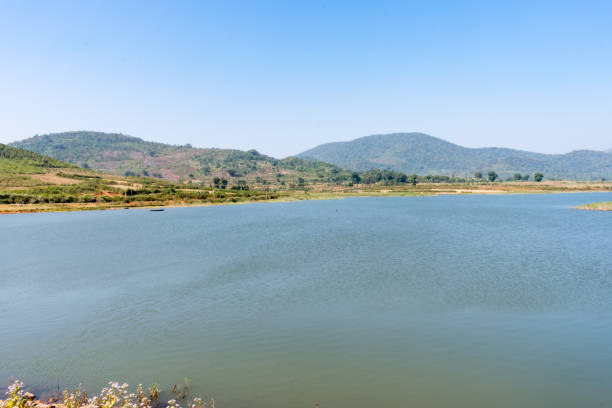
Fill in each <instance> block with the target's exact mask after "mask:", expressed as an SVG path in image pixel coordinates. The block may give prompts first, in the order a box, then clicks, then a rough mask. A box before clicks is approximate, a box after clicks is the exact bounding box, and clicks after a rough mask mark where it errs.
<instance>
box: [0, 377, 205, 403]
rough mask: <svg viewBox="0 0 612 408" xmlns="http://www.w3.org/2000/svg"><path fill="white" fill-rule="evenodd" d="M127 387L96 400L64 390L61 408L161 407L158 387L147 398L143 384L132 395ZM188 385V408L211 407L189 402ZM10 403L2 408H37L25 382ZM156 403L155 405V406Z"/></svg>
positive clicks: (11, 390)
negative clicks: (33, 407) (24, 386)
mask: <svg viewBox="0 0 612 408" xmlns="http://www.w3.org/2000/svg"><path fill="white" fill-rule="evenodd" d="M175 387H176V386H175ZM128 388H129V385H128V384H127V383H123V384H119V383H118V382H115V381H111V382H109V383H108V386H107V387H104V388H103V389H102V391H100V394H98V395H96V396H94V397H93V398H87V393H86V392H85V390H84V389H83V388H82V387H81V386H80V385H79V386H78V387H77V388H76V389H74V390H73V391H70V390H69V389H66V390H64V395H63V397H64V398H63V401H62V403H61V404H57V405H59V406H61V407H62V408H85V407H87V408H156V407H159V403H158V402H157V401H158V399H159V395H160V392H161V391H160V389H159V386H158V385H157V384H153V385H151V387H149V389H148V395H146V394H145V392H144V389H143V387H142V384H138V387H137V389H136V393H130V392H129V390H128ZM187 390H188V381H187V380H186V381H185V388H184V389H183V390H182V391H181V392H178V393H177V394H179V395H180V396H181V397H182V398H183V399H186V406H185V407H184V408H206V407H207V403H206V402H205V401H204V400H202V398H194V399H193V400H191V401H190V400H189V399H187V398H186V397H187V392H188V391H187ZM6 395H7V399H6V400H5V401H0V408H30V407H32V406H33V404H32V401H33V399H34V395H32V394H29V393H26V392H24V391H23V383H22V382H21V381H13V383H12V384H11V385H9V387H8V391H7V392H6ZM152 401H153V402H152ZM166 407H167V408H183V407H182V406H181V405H180V404H179V403H178V402H177V401H176V400H175V399H171V400H170V401H168V403H167V405H166ZM214 407H215V400H214V399H213V400H211V403H210V408H214Z"/></svg>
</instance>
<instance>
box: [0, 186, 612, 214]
mask: <svg viewBox="0 0 612 408" xmlns="http://www.w3.org/2000/svg"><path fill="white" fill-rule="evenodd" d="M194 191H195V190H194ZM598 191H601V192H604V191H612V183H610V182H574V181H549V182H543V183H525V182H498V183H447V184H442V183H422V184H417V185H416V186H412V185H410V186H374V187H372V186H361V185H357V186H351V187H346V186H328V185H314V186H311V187H309V188H308V189H305V190H284V191H282V190H281V191H260V190H252V191H249V192H234V191H216V192H215V191H206V192H205V195H204V197H206V198H203V199H198V198H195V197H202V196H203V195H202V194H201V193H202V192H201V191H198V194H199V195H198V194H195V193H194V192H191V191H190V190H188V189H184V190H182V191H181V193H182V194H180V196H179V195H177V196H173V197H172V198H171V199H168V200H155V201H149V200H140V199H139V197H134V199H133V200H129V201H105V200H96V201H94V202H85V203H83V202H71V203H27V204H0V214H19V213H37V212H62V211H92V210H117V209H138V208H144V209H147V208H148V209H157V208H172V207H200V206H213V205H227V204H246V203H253V202H289V201H302V200H331V199H341V198H347V197H391V196H395V197H401V196H435V195H459V194H546V193H578V192H598ZM600 204H604V206H603V207H604V208H599V207H598V206H599V205H600ZM606 204H607V205H608V206H609V203H598V204H593V205H589V206H595V207H597V208H591V207H589V206H583V207H585V208H584V209H600V210H605V209H607V208H605V205H606ZM587 207H588V208H587ZM581 208H582V207H581ZM608 208H609V207H608Z"/></svg>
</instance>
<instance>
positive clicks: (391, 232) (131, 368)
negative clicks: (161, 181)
mask: <svg viewBox="0 0 612 408" xmlns="http://www.w3.org/2000/svg"><path fill="white" fill-rule="evenodd" d="M595 201H612V193H588V194H550V195H499V196H467V195H466V196H440V197H385V198H347V199H343V200H329V201H303V202H292V203H260V204H248V205H233V206H217V207H197V208H170V209H166V211H164V212H150V211H148V210H118V211H94V212H80V213H79V212H74V213H48V214H23V215H3V216H0V255H1V262H0V384H2V385H5V384H6V383H8V380H9V377H10V376H14V377H16V378H20V379H22V380H23V381H25V382H26V383H27V384H28V385H32V386H35V387H38V388H39V389H47V390H52V389H54V388H56V387H57V384H58V383H59V384H60V385H61V386H62V387H63V386H64V385H74V384H78V383H79V382H82V383H84V384H85V385H86V386H87V388H88V389H89V390H90V391H96V390H98V389H99V388H100V387H101V386H103V385H104V384H105V383H106V382H107V381H109V380H117V381H121V382H123V381H125V382H128V383H130V384H131V385H132V384H133V385H136V384H137V383H138V382H142V383H143V384H145V385H148V384H150V383H154V382H155V383H158V384H160V386H161V388H162V390H165V391H168V390H169V389H170V387H171V386H172V384H174V383H179V384H180V383H182V382H183V380H184V378H185V377H188V378H189V379H190V381H191V389H192V391H193V392H194V393H197V394H200V395H203V396H205V397H214V398H215V399H216V401H217V407H219V408H228V407H229V408H243V407H244V408H246V407H268V408H269V407H272V408H276V407H278V408H280V407H314V405H315V403H316V402H319V403H320V406H321V408H325V407H351V408H361V407H364V408H365V407H368V408H370V407H449V406H453V407H470V408H474V407H487V408H489V407H555V408H558V407H601V406H612V213H605V212H595V211H579V210H574V209H572V207H573V206H575V205H579V204H585V203H589V202H595Z"/></svg>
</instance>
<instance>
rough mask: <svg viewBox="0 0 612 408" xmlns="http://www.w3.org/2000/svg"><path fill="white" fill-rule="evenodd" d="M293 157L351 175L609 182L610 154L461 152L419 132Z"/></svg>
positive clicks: (323, 147)
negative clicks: (377, 172) (382, 172)
mask: <svg viewBox="0 0 612 408" xmlns="http://www.w3.org/2000/svg"><path fill="white" fill-rule="evenodd" d="M297 157H300V158H304V159H310V160H320V161H325V162H328V163H332V164H335V165H337V166H340V167H342V168H346V169H351V170H355V171H366V170H369V169H375V168H384V169H389V170H394V171H400V172H404V173H408V174H411V173H416V174H419V175H426V174H446V175H452V174H454V175H456V176H460V177H470V176H472V175H473V174H474V173H475V172H477V171H480V172H483V173H486V172H488V171H491V170H492V171H495V172H497V173H498V174H499V175H500V176H501V177H504V178H505V177H509V176H512V175H513V174H514V173H523V174H526V173H527V174H533V173H534V172H542V173H544V174H545V175H546V177H547V178H558V179H574V180H599V179H601V178H606V179H610V178H612V155H610V154H609V153H606V152H598V151H590V150H578V151H574V152H571V153H568V154H541V153H532V152H527V151H521V150H513V149H505V148H497V147H491V148H478V149H472V148H466V147H462V146H459V145H456V144H453V143H450V142H447V141H445V140H442V139H438V138H435V137H432V136H429V135H426V134H423V133H393V134H387V135H372V136H366V137H362V138H359V139H355V140H353V141H350V142H337V143H327V144H323V145H320V146H317V147H315V148H313V149H310V150H307V151H305V152H303V153H300V154H298V155H297Z"/></svg>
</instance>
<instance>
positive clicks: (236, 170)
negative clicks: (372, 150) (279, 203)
mask: <svg viewBox="0 0 612 408" xmlns="http://www.w3.org/2000/svg"><path fill="white" fill-rule="evenodd" d="M10 145H11V146H14V147H18V148H22V149H25V150H29V151H33V152H36V153H39V154H43V155H46V156H49V157H53V158H56V159H59V160H63V161H66V162H68V163H72V164H75V165H79V166H82V167H86V168H91V169H95V170H98V171H102V172H105V173H109V174H115V175H121V176H125V175H131V176H134V175H137V176H152V177H157V178H164V179H166V180H170V181H173V182H184V183H189V182H193V183H197V184H211V183H212V182H213V180H214V179H215V178H223V179H227V180H229V184H230V185H233V184H239V183H248V184H249V185H256V184H260V185H268V184H272V185H273V184H276V185H291V184H299V183H300V182H314V181H322V180H330V179H333V178H334V177H338V175H339V174H342V175H344V177H347V173H350V172H347V171H344V170H342V169H340V168H338V167H337V166H334V165H331V164H328V163H323V162H318V161H312V160H304V159H299V158H296V157H287V158H284V159H276V158H273V157H271V156H267V155H264V154H261V153H259V152H257V151H256V150H248V151H242V150H236V149H218V148H197V147H192V146H191V145H182V146H181V145H170V144H165V143H159V142H150V141H145V140H143V139H141V138H138V137H134V136H129V135H124V134H122V133H104V132H94V131H70V132H62V133H52V134H46V135H36V136H33V137H31V138H28V139H24V140H22V141H18V142H13V143H11V144H10ZM302 180H303V181H302Z"/></svg>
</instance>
